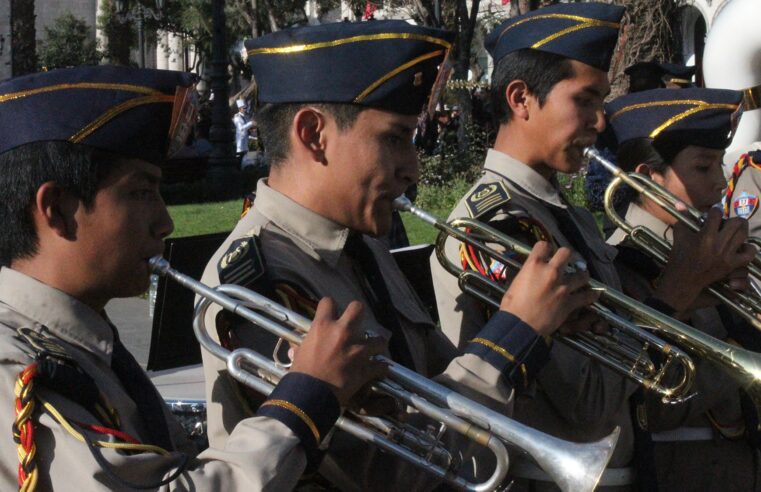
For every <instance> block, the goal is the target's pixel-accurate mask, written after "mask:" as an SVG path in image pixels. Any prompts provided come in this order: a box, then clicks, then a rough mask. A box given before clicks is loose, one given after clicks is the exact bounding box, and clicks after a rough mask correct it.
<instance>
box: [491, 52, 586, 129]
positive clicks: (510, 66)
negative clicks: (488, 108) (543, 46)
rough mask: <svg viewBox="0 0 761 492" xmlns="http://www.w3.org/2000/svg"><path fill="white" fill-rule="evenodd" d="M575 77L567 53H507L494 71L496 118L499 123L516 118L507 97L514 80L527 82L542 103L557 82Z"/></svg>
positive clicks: (493, 85)
mask: <svg viewBox="0 0 761 492" xmlns="http://www.w3.org/2000/svg"><path fill="white" fill-rule="evenodd" d="M573 76H574V71H573V65H571V61H570V60H569V59H568V58H566V57H564V56H560V55H556V54H554V53H546V52H544V51H538V50H532V49H529V48H527V49H522V50H518V51H513V52H512V53H509V54H507V55H505V57H504V58H502V59H501V60H500V61H499V62H497V66H496V67H494V73H493V74H492V89H491V92H490V94H491V103H492V108H494V118H495V119H496V120H497V122H498V123H499V124H503V123H507V122H508V121H510V118H512V111H511V110H510V106H509V105H508V104H507V99H506V98H505V90H506V89H507V86H508V85H509V84H510V82H512V81H514V80H522V81H524V82H525V83H526V86H527V87H528V90H529V91H530V92H531V94H533V95H534V96H536V98H537V99H538V100H539V105H540V106H542V105H543V104H544V101H545V100H546V99H547V94H549V93H550V91H551V90H552V88H553V87H554V86H555V84H557V83H558V82H560V81H561V80H565V79H570V78H571V77H573Z"/></svg>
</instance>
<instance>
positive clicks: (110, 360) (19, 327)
mask: <svg viewBox="0 0 761 492" xmlns="http://www.w3.org/2000/svg"><path fill="white" fill-rule="evenodd" d="M193 79H194V77H193V75H192V74H188V73H181V72H172V71H165V70H138V69H130V68H123V67H106V66H102V67H81V68H73V69H65V70H54V71H50V72H45V73H40V74H32V75H27V76H23V77H18V78H15V79H9V80H6V81H4V82H0V128H3V131H2V132H0V190H1V191H0V194H2V199H0V226H1V227H2V230H3V234H2V235H0V264H2V265H3V266H2V269H1V270H0V338H1V339H2V340H1V341H0V351H1V352H2V356H1V357H0V381H1V383H0V387H2V388H3V391H2V396H0V398H1V399H2V408H3V411H2V412H0V423H1V424H2V428H3V429H5V431H6V432H7V435H6V438H5V439H4V440H3V441H2V445H0V454H2V460H0V461H1V463H2V464H0V469H1V470H2V473H1V474H0V488H2V489H3V490H14V489H18V490H23V491H32V490H35V489H37V490H62V491H65V490H70V491H81V490H104V491H105V490H134V489H135V488H143V489H150V490H158V489H161V490H231V491H234V490H285V489H290V488H293V487H294V485H295V484H296V482H297V480H298V477H299V476H300V475H301V473H302V471H303V470H304V467H305V464H306V461H307V457H308V455H309V451H310V450H315V449H316V446H317V442H316V438H315V437H312V434H311V432H310V431H309V429H308V428H307V425H305V422H311V427H313V428H314V429H315V430H316V431H317V432H319V433H322V434H324V433H326V432H327V431H328V430H329V429H330V427H332V425H333V423H334V422H335V420H336V419H337V417H338V413H339V403H343V402H344V401H346V400H348V398H349V397H350V396H351V395H352V394H353V392H354V391H355V390H356V389H358V388H359V387H360V386H361V385H362V384H364V383H365V382H366V381H368V380H369V379H372V378H373V377H376V376H380V375H381V374H382V373H383V368H382V367H378V366H374V365H372V364H370V363H368V360H367V358H368V356H369V355H372V354H373V353H377V352H378V351H379V350H380V349H381V348H382V345H378V344H376V345H375V346H372V345H366V343H365V342H364V341H362V335H361V333H359V332H357V326H356V321H357V314H358V312H357V309H356V308H355V309H354V310H353V314H352V312H349V313H346V314H345V315H344V317H342V318H341V319H340V320H338V321H337V322H335V321H332V318H331V314H332V313H330V305H322V307H321V309H318V312H319V315H318V318H319V319H318V320H317V321H315V328H316V330H314V331H313V334H312V333H310V335H309V337H307V339H308V341H309V343H306V342H305V343H304V346H302V348H301V350H300V351H299V354H298V356H297V357H296V360H295V361H294V366H293V371H292V374H289V376H288V377H286V378H284V379H283V380H282V382H281V383H280V384H279V385H278V386H277V388H276V389H275V391H274V392H273V394H272V395H271V397H270V398H269V399H268V400H267V402H265V404H264V405H263V406H262V409H261V410H260V412H259V416H256V417H253V418H250V419H247V420H244V421H241V422H240V424H239V425H238V426H237V427H236V428H235V430H234V431H233V432H232V434H231V437H230V439H229V440H228V441H227V443H226V446H225V447H222V448H218V449H214V448H211V449H208V450H206V451H204V452H202V453H201V454H198V453H197V450H195V448H194V446H193V444H192V443H190V441H188V439H187V438H186V437H185V434H184V431H183V430H182V428H181V427H180V425H179V423H178V422H177V421H176V420H175V419H174V417H173V416H172V415H171V413H170V412H169V409H168V407H166V405H164V404H163V402H162V400H161V397H160V396H159V394H158V392H157V391H156V389H155V387H154V386H153V385H152V383H151V382H150V380H149V379H148V378H147V376H146V374H145V372H144V371H143V370H142V369H141V368H140V366H139V365H138V363H137V362H136V361H135V359H134V358H133V357H132V355H131V354H130V353H129V352H128V351H127V349H126V348H125V347H124V345H123V344H122V342H121V341H120V340H119V333H118V331H117V329H116V327H114V326H113V325H112V324H111V322H110V321H109V319H108V316H107V315H106V313H105V311H104V307H105V305H106V303H107V302H108V301H109V300H110V299H113V298H116V297H128V296H135V295H138V294H140V293H141V292H145V290H146V289H147V287H148V279H149V269H148V259H149V258H150V257H151V256H153V255H158V254H161V253H162V251H163V239H164V237H166V236H167V235H169V234H170V233H171V231H172V227H173V225H172V220H171V219H170V217H169V215H168V213H167V209H166V206H165V205H164V202H163V200H162V199H161V196H160V195H159V180H160V177H161V167H160V165H161V163H162V162H163V161H164V160H165V159H166V158H167V156H168V155H170V154H171V151H172V149H174V148H175V146H176V145H177V144H180V145H181V144H182V143H184V141H185V136H186V135H184V134H183V129H187V128H189V127H190V125H192V121H193V120H192V115H193V114H194V110H193V106H194V104H193V101H194V97H193V96H194V94H195V89H194V83H193V82H194V80H193ZM173 115H174V116H175V118H176V119H175V120H173V119H172V117H173ZM173 121H174V122H176V123H177V124H172V122H173ZM6 130H7V131H6ZM352 338H353V339H354V340H360V341H359V342H357V343H358V344H357V345H355V344H354V343H353V342H352V343H349V341H351V339H352ZM342 340H343V341H342ZM313 342H314V343H313ZM358 362H359V363H360V365H359V366H358V365H357V363H358ZM299 408H300V409H303V411H301V410H298V409H299ZM288 409H296V410H291V411H289V410H288ZM305 429H306V431H305ZM11 432H12V434H11ZM197 454H198V455H197ZM312 454H313V453H312ZM196 455H197V456H196Z"/></svg>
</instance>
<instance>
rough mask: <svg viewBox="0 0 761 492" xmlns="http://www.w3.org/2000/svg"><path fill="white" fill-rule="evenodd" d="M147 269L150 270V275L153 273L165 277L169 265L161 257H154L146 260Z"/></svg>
mask: <svg viewBox="0 0 761 492" xmlns="http://www.w3.org/2000/svg"><path fill="white" fill-rule="evenodd" d="M148 268H149V269H150V270H151V273H155V274H157V275H166V274H167V272H168V271H169V268H170V265H169V262H168V261H167V260H165V259H164V258H163V257H161V256H154V257H152V258H151V259H150V260H148Z"/></svg>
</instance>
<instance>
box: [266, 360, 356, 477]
mask: <svg viewBox="0 0 761 492" xmlns="http://www.w3.org/2000/svg"><path fill="white" fill-rule="evenodd" d="M340 413H341V406H340V405H339V404H338V399H337V398H336V396H335V394H334V393H333V390H331V389H330V386H328V384H326V383H324V382H323V381H320V380H319V379H317V378H313V377H312V376H308V375H306V374H303V373H300V372H289V373H288V374H286V375H285V377H283V379H281V380H280V383H279V384H278V385H277V386H276V387H275V389H274V390H273V391H272V393H270V395H269V397H268V398H267V400H266V401H265V402H264V403H262V405H261V406H260V407H259V410H258V411H257V412H256V414H257V415H262V416H266V417H271V418H273V419H276V420H279V421H280V422H282V423H284V424H285V425H287V426H288V428H289V429H291V430H292V431H293V433H294V434H296V436H298V438H299V439H300V440H301V445H302V446H304V450H305V451H306V455H307V470H313V469H316V467H317V466H319V463H320V461H321V460H322V454H323V453H322V452H321V451H320V450H319V446H320V443H321V442H322V440H323V439H324V438H325V435H326V434H327V433H328V431H330V429H331V428H332V427H333V424H335V423H336V420H338V416H339V415H340Z"/></svg>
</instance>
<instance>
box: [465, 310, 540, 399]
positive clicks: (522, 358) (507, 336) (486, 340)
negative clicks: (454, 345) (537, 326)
mask: <svg viewBox="0 0 761 492" xmlns="http://www.w3.org/2000/svg"><path fill="white" fill-rule="evenodd" d="M465 353H468V354H474V355H477V356H478V357H480V358H481V359H483V360H484V361H486V362H488V363H489V364H491V365H492V366H493V367H494V368H496V369H497V370H498V371H499V372H500V373H502V376H503V377H504V378H507V380H508V382H509V384H510V386H512V387H513V388H515V389H517V390H523V389H526V388H527V387H528V385H529V384H530V383H531V381H532V379H533V378H534V376H535V375H536V373H537V372H539V370H540V369H541V368H542V367H544V365H545V364H546V363H547V361H548V360H549V358H550V347H549V346H548V345H547V344H546V343H545V342H544V340H542V338H541V337H540V336H539V335H537V334H536V332H534V330H532V329H531V327H530V326H529V325H527V324H526V323H524V322H523V321H521V319H520V318H518V317H517V316H515V315H514V314H511V313H508V312H506V311H498V312H497V313H496V314H495V315H494V316H492V317H491V319H489V322H488V323H486V325H485V326H484V327H483V328H482V329H481V331H480V332H479V333H478V336H476V338H474V339H473V340H471V341H470V343H468V345H467V347H465Z"/></svg>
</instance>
